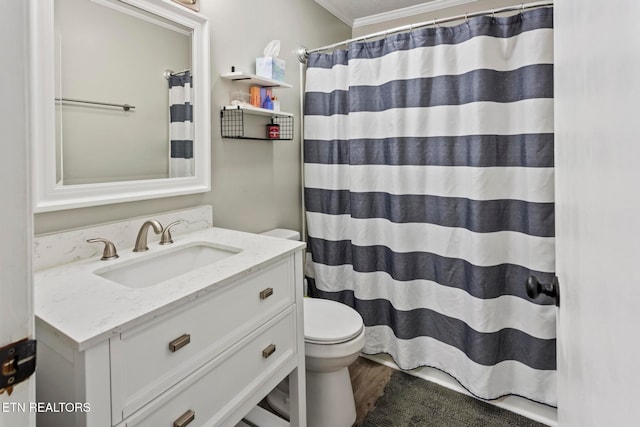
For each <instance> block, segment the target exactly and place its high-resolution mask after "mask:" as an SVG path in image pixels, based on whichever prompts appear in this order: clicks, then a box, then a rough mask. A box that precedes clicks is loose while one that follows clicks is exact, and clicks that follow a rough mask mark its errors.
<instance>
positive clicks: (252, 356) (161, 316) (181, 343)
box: [36, 248, 306, 427]
mask: <svg viewBox="0 0 640 427" xmlns="http://www.w3.org/2000/svg"><path fill="white" fill-rule="evenodd" d="M299 249H300V248H297V249H296V250H295V251H289V252H290V253H288V254H285V255H284V256H279V257H276V258H275V259H274V260H271V261H268V262H262V263H260V265H259V266H254V267H249V268H248V269H247V270H246V271H247V272H246V274H243V275H241V277H239V278H236V279H234V280H228V281H227V283H223V284H222V285H218V286H212V287H209V288H203V289H201V290H200V291H198V292H196V293H192V295H191V296H188V297H187V298H186V300H185V299H183V300H182V301H179V302H176V303H174V304H169V305H168V306H165V307H163V308H162V309H156V310H154V311H152V312H150V313H149V314H148V315H147V316H144V317H143V318H142V319H143V320H138V321H135V322H131V323H130V324H128V325H123V326H122V327H120V328H112V329H111V332H110V333H109V335H107V336H106V338H105V339H103V340H94V341H95V342H93V341H87V342H88V343H89V344H87V345H86V348H84V347H85V345H80V346H79V345H77V342H76V343H75V344H74V342H73V340H70V339H69V337H68V336H66V333H65V331H64V330H60V329H58V328H55V327H53V326H51V325H50V324H48V323H47V322H46V321H45V320H43V319H42V318H40V317H38V318H37V325H36V331H37V333H36V335H37V339H38V363H39V365H38V370H37V383H36V385H37V400H38V401H39V402H70V403H74V404H75V403H81V404H87V405H85V406H88V408H86V409H90V410H89V411H86V410H80V411H76V410H74V411H64V410H63V411H61V412H41V413H39V414H38V424H39V425H43V426H64V427H70V426H77V427H81V426H82V427H84V426H86V427H94V426H95V427H103V426H117V427H124V426H126V427H134V426H135V427H138V426H139V427H147V426H148V427H157V426H168V427H171V426H178V427H182V426H187V425H189V426H190V427H195V426H234V425H236V424H237V423H238V422H239V421H240V420H241V419H242V418H243V417H244V416H245V414H247V413H248V412H250V411H251V410H252V409H253V408H254V407H255V406H256V405H257V404H258V402H260V400H262V399H263V398H264V397H265V396H266V394H267V393H268V392H269V391H270V390H272V389H273V388H274V387H275V386H276V385H277V384H278V383H279V382H280V381H282V380H283V379H284V378H285V377H287V376H289V378H290V381H291V385H292V387H291V390H292V391H291V410H292V421H291V425H296V426H298V425H299V426H304V425H306V421H305V402H304V336H303V331H302V319H303V316H302V252H301V251H300V250H299ZM222 268H224V266H223V267H222ZM36 292H37V290H36ZM114 298H118V297H114ZM121 298H124V297H123V296H121ZM78 303H79V304H80V303H82V302H81V301H78ZM105 303H108V301H105ZM139 319H140V318H139ZM78 320H79V321H81V319H78ZM98 321H99V319H98ZM76 406H77V405H76ZM69 408H70V406H69ZM278 422H280V423H282V422H281V421H278Z"/></svg>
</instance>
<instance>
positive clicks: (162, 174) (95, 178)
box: [54, 0, 194, 185]
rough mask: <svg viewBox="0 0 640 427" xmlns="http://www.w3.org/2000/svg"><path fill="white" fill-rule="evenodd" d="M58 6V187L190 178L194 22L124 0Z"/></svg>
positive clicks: (59, 1) (69, 1)
mask: <svg viewBox="0 0 640 427" xmlns="http://www.w3.org/2000/svg"><path fill="white" fill-rule="evenodd" d="M54 5H55V6H54V13H55V16H54V28H55V62H56V63H55V70H56V82H55V98H56V103H55V105H56V117H55V122H56V181H57V183H58V185H76V184H89V183H92V184H93V183H105V182H120V181H135V180H152V179H158V178H169V177H188V176H194V166H193V160H194V159H193V139H194V137H193V119H192V104H191V98H192V94H191V71H190V69H191V64H192V58H191V51H192V49H191V43H192V30H191V28H187V27H183V26H181V25H179V24H176V23H175V22H171V21H168V20H166V19H163V18H161V17H159V16H157V15H153V14H151V13H148V12H146V11H143V10H141V9H137V8H135V7H132V6H129V5H126V4H125V3H113V2H103V1H100V0H95V1H89V0H55V2H54Z"/></svg>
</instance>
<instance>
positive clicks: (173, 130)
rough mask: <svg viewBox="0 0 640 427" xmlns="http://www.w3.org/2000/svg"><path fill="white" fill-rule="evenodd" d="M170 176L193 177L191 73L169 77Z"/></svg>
mask: <svg viewBox="0 0 640 427" xmlns="http://www.w3.org/2000/svg"><path fill="white" fill-rule="evenodd" d="M169 139H170V140H171V154H170V156H171V157H170V159H169V176H170V177H171V178H174V177H181V176H193V175H194V171H193V106H192V105H191V71H185V72H182V73H178V74H175V75H171V76H169Z"/></svg>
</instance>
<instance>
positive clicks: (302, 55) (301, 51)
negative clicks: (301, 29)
mask: <svg viewBox="0 0 640 427" xmlns="http://www.w3.org/2000/svg"><path fill="white" fill-rule="evenodd" d="M544 6H553V1H548V0H547V1H538V2H534V3H522V4H521V5H520V6H507V7H502V8H497V9H489V10H483V11H480V12H473V13H465V14H464V15H458V16H451V17H448V18H440V19H433V20H431V21H425V22H419V23H417V24H410V25H403V26H401V27H395V28H391V29H389V30H385V31H378V32H376V33H371V34H367V35H364V36H360V37H355V38H352V39H347V40H344V41H341V42H339V43H334V44H330V45H327V46H322V47H318V48H316V49H311V50H307V48H306V47H303V46H301V47H299V48H298V49H297V50H296V54H297V56H298V60H299V61H300V62H302V63H305V62H307V57H308V56H309V54H310V53H315V52H322V51H324V50H332V49H335V48H337V47H339V46H343V45H347V44H349V43H352V42H357V41H362V40H366V39H371V38H376V37H383V36H387V35H389V34H393V33H401V32H403V31H407V30H413V29H416V28H421V27H428V26H430V25H439V24H444V23H447V22H452V21H460V20H463V19H464V20H467V19H469V18H473V17H476V16H482V15H489V14H496V13H504V12H516V11H524V10H528V9H535V8H538V7H544Z"/></svg>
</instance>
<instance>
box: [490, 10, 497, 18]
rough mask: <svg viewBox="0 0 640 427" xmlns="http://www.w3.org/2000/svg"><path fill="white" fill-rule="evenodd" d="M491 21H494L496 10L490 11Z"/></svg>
mask: <svg viewBox="0 0 640 427" xmlns="http://www.w3.org/2000/svg"><path fill="white" fill-rule="evenodd" d="M491 19H496V10H495V9H493V10H492V11H491Z"/></svg>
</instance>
